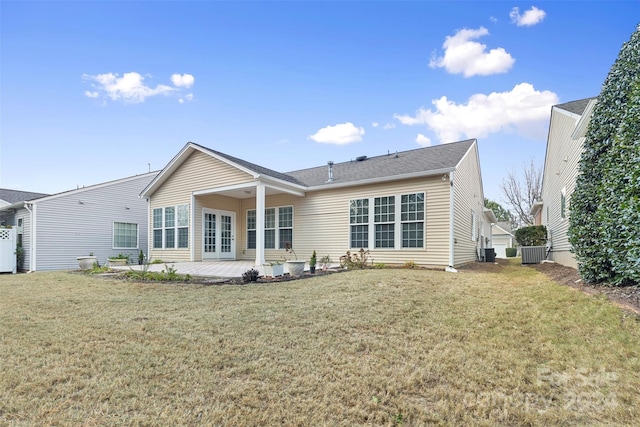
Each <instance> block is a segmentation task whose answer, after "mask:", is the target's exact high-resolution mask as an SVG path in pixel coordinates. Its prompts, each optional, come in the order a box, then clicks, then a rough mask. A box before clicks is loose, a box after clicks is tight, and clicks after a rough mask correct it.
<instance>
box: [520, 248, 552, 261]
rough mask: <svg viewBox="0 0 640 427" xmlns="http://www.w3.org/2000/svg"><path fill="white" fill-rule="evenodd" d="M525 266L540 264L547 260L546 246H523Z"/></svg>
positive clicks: (521, 249)
mask: <svg viewBox="0 0 640 427" xmlns="http://www.w3.org/2000/svg"><path fill="white" fill-rule="evenodd" d="M520 252H521V253H522V263H523V264H540V262H541V261H543V260H544V259H545V258H547V248H546V246H523V247H521V248H520Z"/></svg>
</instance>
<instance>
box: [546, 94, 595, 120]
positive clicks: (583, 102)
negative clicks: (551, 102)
mask: <svg viewBox="0 0 640 427" xmlns="http://www.w3.org/2000/svg"><path fill="white" fill-rule="evenodd" d="M592 99H596V97H595V96H592V97H591V98H585V99H579V100H577V101H571V102H565V103H564V104H558V105H555V107H557V108H562V109H563V110H565V111H568V112H570V113H574V114H578V115H580V116H581V115H582V113H584V109H585V108H587V104H588V103H589V101H591V100H592Z"/></svg>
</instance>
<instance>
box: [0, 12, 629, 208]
mask: <svg viewBox="0 0 640 427" xmlns="http://www.w3.org/2000/svg"><path fill="white" fill-rule="evenodd" d="M639 18H640V2H639V1H637V0H634V1H610V2H604V1H603V2H598V1H588V2H578V1H553V2H526V3H523V2H517V1H514V2H510V1H486V2H482V1H477V2H458V1H456V2H452V1H448V2H445V1H440V2H438V1H425V2H207V1H197V2H160V1H157V2H152V1H146V2H130V1H119V2H115V1H114V2H112V1H105V2H89V1H87V2H53V1H48V2H31V1H20V2H13V1H4V0H3V1H2V2H0V19H1V22H0V24H1V25H0V37H1V44H0V62H1V65H0V72H1V74H0V90H1V92H0V108H1V110H0V126H1V127H0V187H3V188H12V189H21V190H28V191H37V192H44V193H55V192H59V191H65V190H69V189H73V188H76V187H77V186H78V185H91V184H96V183H100V182H104V181H108V180H112V179H118V178H122V177H126V176H131V175H135V174H140V173H144V172H147V171H148V170H149V164H150V165H151V166H150V167H151V169H152V170H158V169H161V168H162V167H164V166H165V165H166V163H167V162H169V161H170V160H171V158H173V156H174V155H175V154H177V152H178V151H179V150H180V149H181V148H182V147H183V146H184V144H185V143H186V142H188V141H193V142H196V143H199V144H202V145H204V146H207V147H210V148H212V149H215V150H219V151H222V152H224V153H227V154H230V155H233V156H236V157H240V158H243V159H245V160H248V161H251V162H254V163H257V164H259V165H262V166H265V167H269V168H271V169H275V170H277V171H281V172H286V171H291V170H297V169H302V168H307V167H313V166H319V165H323V164H326V162H327V161H328V160H332V161H334V162H342V161H348V160H350V159H353V158H355V157H357V156H360V155H367V156H374V155H380V154H386V153H387V152H388V151H391V152H394V151H396V150H397V151H402V150H409V149H414V148H419V147H421V146H426V145H435V144H441V143H447V142H453V141H455V140H461V139H467V138H477V139H478V143H479V148H480V159H481V167H482V173H483V181H484V187H485V196H487V197H489V198H491V199H494V200H497V201H499V202H501V201H502V199H503V196H502V194H501V192H500V183H501V182H502V179H503V177H504V176H505V175H506V174H507V173H508V172H509V171H511V170H520V169H522V165H523V163H528V162H529V161H531V160H533V161H535V162H536V163H538V164H540V165H542V163H543V161H544V153H545V143H546V137H547V130H548V125H549V115H550V108H551V105H554V104H557V103H562V102H568V101H573V100H577V99H582V98H586V97H590V96H595V95H597V94H598V92H599V90H600V87H601V85H602V83H603V81H604V79H605V77H606V75H607V72H608V71H609V68H610V67H611V65H612V64H613V62H614V61H615V59H616V57H617V55H618V52H619V50H620V47H621V46H622V44H623V43H624V42H625V41H627V40H628V39H629V37H630V35H631V34H632V33H633V31H634V30H635V28H636V25H637V24H638V22H639V21H640V19H639Z"/></svg>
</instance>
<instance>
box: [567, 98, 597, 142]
mask: <svg viewBox="0 0 640 427" xmlns="http://www.w3.org/2000/svg"><path fill="white" fill-rule="evenodd" d="M596 102H598V100H597V99H592V100H590V101H589V103H588V104H587V106H586V107H585V109H584V112H583V113H582V116H580V120H578V123H576V127H575V129H574V130H573V133H572V134H571V139H580V138H582V137H583V136H585V135H586V134H587V128H588V127H589V122H590V121H591V114H592V113H593V108H594V107H595V106H596Z"/></svg>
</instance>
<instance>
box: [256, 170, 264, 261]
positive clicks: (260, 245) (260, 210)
mask: <svg viewBox="0 0 640 427" xmlns="http://www.w3.org/2000/svg"><path fill="white" fill-rule="evenodd" d="M262 264H264V184H263V183H261V182H259V183H258V185H256V265H258V266H260V265H262Z"/></svg>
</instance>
